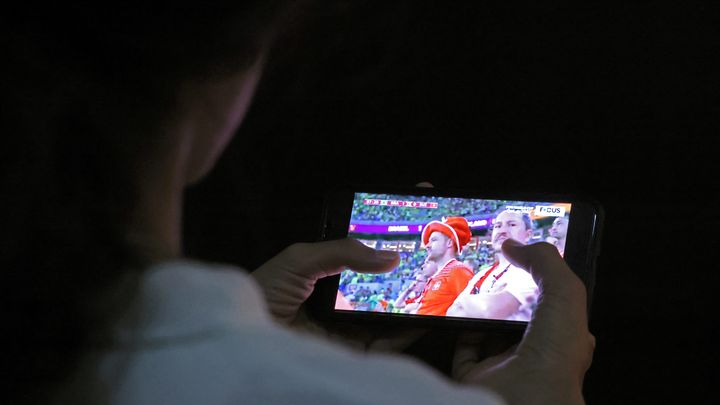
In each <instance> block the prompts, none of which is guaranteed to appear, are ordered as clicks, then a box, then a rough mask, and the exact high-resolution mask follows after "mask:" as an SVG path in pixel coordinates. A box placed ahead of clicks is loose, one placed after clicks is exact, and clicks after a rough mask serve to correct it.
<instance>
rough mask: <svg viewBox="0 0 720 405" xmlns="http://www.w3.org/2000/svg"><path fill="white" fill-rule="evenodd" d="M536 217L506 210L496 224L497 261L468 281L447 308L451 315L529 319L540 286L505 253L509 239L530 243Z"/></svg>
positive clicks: (494, 233)
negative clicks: (510, 260) (504, 248)
mask: <svg viewBox="0 0 720 405" xmlns="http://www.w3.org/2000/svg"><path fill="white" fill-rule="evenodd" d="M531 236H532V221H531V220H530V217H529V216H528V215H527V214H524V213H522V212H518V211H513V210H504V211H502V212H500V214H498V215H497V217H495V221H494V222H493V225H492V237H491V241H492V245H493V248H494V249H495V252H496V261H495V263H494V264H493V265H492V267H490V268H489V269H487V270H484V271H479V272H478V273H477V274H475V276H474V277H473V278H472V279H471V280H470V282H468V285H467V287H465V289H464V290H463V291H462V292H461V293H460V294H459V295H458V297H457V299H455V302H454V303H453V304H452V305H451V306H450V308H449V309H448V311H447V315H448V316H457V317H467V318H487V319H504V320H514V321H528V320H530V316H531V315H532V311H533V309H534V307H535V305H536V304H537V297H538V287H537V285H536V284H535V281H534V280H533V278H532V276H531V275H530V273H528V272H527V271H525V270H523V269H521V268H519V267H516V266H514V265H512V264H511V263H510V262H509V261H508V260H507V258H505V256H503V254H502V249H501V247H502V244H503V242H505V241H506V240H507V239H513V240H516V241H518V242H520V243H522V244H523V245H527V244H528V242H529V241H530V237H531Z"/></svg>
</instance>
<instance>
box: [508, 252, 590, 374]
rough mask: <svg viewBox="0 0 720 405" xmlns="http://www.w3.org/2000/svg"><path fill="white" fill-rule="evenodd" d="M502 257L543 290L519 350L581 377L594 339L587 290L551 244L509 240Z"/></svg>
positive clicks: (588, 360)
mask: <svg viewBox="0 0 720 405" xmlns="http://www.w3.org/2000/svg"><path fill="white" fill-rule="evenodd" d="M502 252H503V255H505V257H506V258H507V259H508V260H509V261H510V262H511V263H512V264H514V265H515V266H517V267H521V268H523V269H525V270H527V271H528V272H529V273H530V274H531V275H532V277H533V279H534V280H535V283H536V284H537V285H538V287H539V289H540V297H539V299H538V306H537V308H536V309H535V311H534V313H533V317H532V319H531V321H530V323H529V325H528V327H527V329H526V331H525V336H524V337H523V340H522V342H521V343H520V345H519V347H518V353H519V354H520V353H524V354H525V355H528V357H532V356H537V355H538V354H542V355H541V357H542V360H544V361H550V362H551V363H556V362H562V363H563V364H565V365H566V366H567V367H569V368H571V369H573V371H576V372H577V373H578V374H584V372H585V370H587V368H588V367H589V366H590V361H591V359H592V351H593V348H594V338H593V336H592V335H591V334H590V333H589V331H588V325H587V323H588V321H587V306H586V290H585V286H584V285H583V283H582V281H580V279H579V278H578V277H577V276H576V275H575V273H573V271H572V270H571V269H570V267H568V265H567V263H565V261H564V260H563V258H562V257H561V256H560V254H559V253H558V251H557V249H556V248H555V247H554V246H552V245H551V244H549V243H545V242H539V243H535V244H532V245H522V244H520V243H519V242H517V241H514V240H512V239H508V240H506V241H505V242H504V243H503V246H502Z"/></svg>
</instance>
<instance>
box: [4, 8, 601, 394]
mask: <svg viewBox="0 0 720 405" xmlns="http://www.w3.org/2000/svg"><path fill="white" fill-rule="evenodd" d="M280 6H281V5H280V3H279V2H275V1H272V0H262V1H243V2H228V3H227V4H225V5H224V7H221V8H215V7H211V6H209V5H204V4H203V5H200V4H195V5H192V4H190V5H183V8H178V9H172V8H168V7H158V8H154V9H153V8H152V7H150V6H146V8H144V9H143V10H138V9H136V8H122V7H121V8H115V9H113V10H112V11H111V12H106V11H105V8H100V9H96V10H94V7H95V6H93V5H92V4H84V5H83V6H82V7H76V6H74V5H72V4H66V3H64V4H63V5H62V6H61V7H62V10H65V11H67V13H63V14H62V15H60V14H59V13H58V12H57V11H58V10H57V9H51V8H38V7H35V6H34V5H31V6H30V7H29V8H28V9H27V10H25V11H24V12H23V10H22V9H21V8H20V7H14V8H12V9H11V10H6V11H7V13H5V14H4V17H5V21H4V24H3V27H4V29H5V30H6V31H7V35H4V36H3V39H4V41H5V44H6V45H7V47H6V48H5V51H6V53H5V56H6V58H5V59H4V60H5V62H4V66H3V67H4V69H5V70H4V72H5V75H4V76H3V80H4V83H3V92H2V93H0V97H2V98H3V109H2V115H3V119H2V120H0V125H2V126H3V131H2V132H3V134H4V135H3V137H2V138H0V154H2V156H1V159H0V164H2V171H0V173H1V176H2V177H0V194H1V195H3V202H2V204H3V207H2V209H1V210H0V215H2V218H1V219H0V222H2V223H3V226H2V227H1V228H0V246H2V247H3V249H2V251H1V252H0V261H1V262H0V268H1V269H2V271H3V275H4V282H3V283H1V284H0V285H1V286H0V289H2V290H1V293H0V297H2V300H3V307H4V308H5V310H6V311H5V313H4V315H5V316H4V317H3V321H4V326H3V343H4V345H5V348H6V351H5V355H4V358H3V361H2V362H1V363H0V368H1V370H2V375H3V376H4V378H5V383H6V387H7V388H6V389H5V390H3V392H2V394H0V395H2V398H0V402H2V403H12V404H24V403H74V404H83V403H115V404H125V403H128V404H130V403H131V404H140V405H142V404H157V403H172V404H190V403H193V404H196V403H202V404H208V405H212V404H220V403H223V404H230V403H243V404H266V403H316V404H326V403H339V402H342V403H368V402H372V403H375V404H380V403H397V402H398V401H402V402H412V403H414V404H426V403H448V402H458V403H471V402H472V403H478V404H499V403H503V402H504V403H508V404H516V403H543V404H561V403H582V401H583V398H582V391H581V387H582V379H583V376H584V374H585V372H586V370H587V369H588V367H589V366H590V362H591V358H592V352H593V347H594V338H593V337H592V335H591V334H590V333H589V331H588V328H587V315H586V313H585V310H584V308H585V300H586V296H585V294H586V292H585V289H584V287H583V286H582V283H581V282H580V280H579V279H578V278H577V277H576V276H575V275H574V274H573V273H572V271H571V270H570V269H569V268H568V267H567V265H566V264H565V262H564V261H563V260H562V259H561V258H560V256H559V255H558V254H557V252H556V250H555V249H554V248H553V247H551V246H550V248H551V249H552V250H548V249H547V248H546V247H548V246H549V245H544V246H543V245H541V244H537V245H533V246H529V247H525V246H520V245H518V244H516V243H510V242H512V241H511V240H507V241H506V242H505V243H504V244H503V245H502V249H503V254H504V255H505V256H506V257H507V258H508V260H510V261H511V262H512V263H513V264H514V265H516V266H518V267H521V268H525V269H527V270H528V271H530V272H531V273H532V274H533V276H534V277H535V278H536V279H537V280H538V282H541V283H542V286H543V288H542V291H541V293H542V294H545V297H546V298H545V299H544V300H543V301H542V302H541V303H540V304H539V305H538V308H537V310H536V311H535V317H534V319H533V320H532V321H531V328H528V330H527V332H526V334H525V336H524V338H523V340H522V342H521V343H520V344H519V345H518V346H517V347H514V348H512V349H510V350H508V351H507V352H505V353H503V354H501V355H498V356H497V357H492V358H488V359H481V358H479V357H478V356H479V354H478V351H477V348H478V347H477V345H476V344H469V343H467V342H465V343H466V344H463V345H461V346H460V347H459V349H458V351H457V353H456V357H455V360H454V361H455V367H454V371H453V375H452V378H453V379H454V381H451V380H450V379H449V378H446V377H443V376H440V375H438V373H436V372H434V371H433V370H430V369H429V368H427V367H425V366H423V365H421V364H419V363H418V362H416V361H413V360H411V359H407V358H404V357H401V356H396V355H395V356H394V355H389V354H372V353H364V352H358V351H354V350H351V349H350V348H348V347H346V346H344V345H341V344H340V343H337V342H330V341H327V340H324V339H321V338H319V337H317V336H312V335H308V334H305V333H301V332H299V331H298V330H297V328H300V327H301V322H302V319H303V317H302V314H303V311H302V304H303V303H304V301H305V300H306V299H307V297H308V296H309V295H310V293H311V292H312V290H313V287H314V284H315V282H316V281H317V280H318V279H319V278H321V277H325V276H328V275H332V274H337V273H339V272H340V271H342V270H343V269H344V268H345V267H346V266H348V267H350V268H352V269H354V270H356V271H362V272H367V273H378V272H386V271H389V270H390V269H392V268H394V267H395V266H396V265H397V263H398V260H399V259H398V256H397V254H396V253H387V252H380V251H376V250H373V249H370V248H368V247H366V246H364V245H363V244H362V243H360V242H357V241H354V240H351V239H343V240H337V241H329V242H322V243H312V244H308V243H303V244H294V245H291V246H289V247H288V248H287V249H285V250H284V251H282V252H281V253H280V254H278V255H277V256H275V257H273V258H272V259H270V260H269V261H267V262H266V263H265V264H264V265H262V266H261V267H260V268H258V269H256V270H255V271H254V272H252V273H251V274H248V273H246V272H245V271H243V270H242V269H239V268H237V267H234V266H230V265H221V264H213V263H204V262H200V261H197V260H192V259H190V258H187V257H185V256H184V255H183V253H182V249H181V246H182V237H181V229H182V220H181V219H182V207H183V204H182V201H183V198H182V197H183V190H184V189H185V187H186V186H187V185H189V184H193V183H195V182H197V181H199V180H200V179H201V178H203V177H204V176H205V175H206V174H207V173H208V172H209V171H210V169H211V168H212V167H213V165H214V163H215V161H216V160H217V158H218V156H219V155H220V153H221V152H222V150H223V149H224V147H225V146H226V145H227V143H228V142H229V140H230V138H231V137H232V135H233V133H234V132H235V130H236V129H237V128H238V126H239V125H240V123H241V122H242V120H243V116H244V113H245V111H246V110H247V108H248V105H249V103H250V100H251V99H252V95H253V92H254V89H255V87H256V85H257V83H258V81H259V78H260V76H261V72H262V70H263V60H264V59H265V58H264V55H266V52H267V49H268V44H269V41H270V40H271V39H272V37H273V31H275V30H274V28H273V27H276V26H277V24H279V23H277V21H282V19H280V17H278V16H282V15H283V13H281V12H279V11H278V9H279V7H280ZM97 7H100V6H97ZM178 10H180V11H178ZM240 141H241V140H240ZM247 231H248V232H249V231H251V230H247ZM557 325H560V327H558V326H557ZM348 365H352V366H351V367H348Z"/></svg>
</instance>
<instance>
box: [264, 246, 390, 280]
mask: <svg viewBox="0 0 720 405" xmlns="http://www.w3.org/2000/svg"><path fill="white" fill-rule="evenodd" d="M276 258H277V259H278V260H280V261H284V262H286V264H285V266H286V267H287V268H289V269H292V271H293V272H294V273H296V274H298V275H301V276H311V277H313V278H322V277H327V276H331V275H334V274H338V273H340V272H342V271H343V270H344V269H345V268H350V269H352V270H353V271H355V272H358V273H387V272H389V271H391V270H393V269H394V268H396V267H397V266H398V264H399V263H400V255H399V254H398V253H397V252H392V251H385V250H375V249H372V248H369V247H367V246H365V245H364V244H363V243H361V242H358V241H356V240H354V239H339V240H333V241H327V242H318V243H298V244H294V245H292V246H290V247H289V248H287V249H285V251H283V252H282V253H281V254H280V255H278V256H277V257H276Z"/></svg>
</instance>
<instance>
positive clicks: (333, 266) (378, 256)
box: [251, 239, 425, 351]
mask: <svg viewBox="0 0 720 405" xmlns="http://www.w3.org/2000/svg"><path fill="white" fill-rule="evenodd" d="M399 262H400V256H399V255H398V254H397V253H396V252H389V251H382V250H375V249H371V248H369V247H367V246H365V245H363V244H362V243H361V242H358V241H356V240H354V239H341V240H334V241H328V242H319V243H297V244H294V245H292V246H290V247H288V248H287V249H285V250H284V251H282V252H281V253H280V254H279V255H277V256H275V257H273V258H272V259H270V260H269V261H268V262H267V263H265V264H263V265H262V266H261V267H260V268H258V269H257V270H255V271H254V272H252V273H251V275H252V276H253V277H254V278H255V280H256V281H257V282H258V284H259V285H260V288H261V289H262V290H263V293H264V295H265V301H266V302H267V305H268V309H269V311H270V313H271V314H272V316H273V317H274V318H275V320H276V321H278V322H280V323H283V324H286V325H292V326H294V327H297V328H302V329H304V330H305V331H309V332H313V333H316V334H321V335H325V336H327V337H329V338H330V339H332V340H343V341H345V343H347V344H348V345H350V346H353V347H355V348H358V349H362V350H373V351H398V350H400V349H403V348H405V347H407V346H408V345H409V344H410V343H412V342H413V341H415V340H417V338H418V337H419V336H420V335H421V334H423V333H425V331H424V330H410V331H408V330H401V331H396V330H389V329H388V328H382V329H380V330H376V329H375V328H371V327H369V326H367V327H362V328H359V327H352V326H349V325H342V326H338V325H332V327H325V328H323V327H320V326H319V325H316V324H314V323H313V322H312V321H311V320H310V319H309V318H308V317H307V314H306V313H305V311H303V310H301V307H302V304H303V303H304V302H305V300H307V298H308V297H309V296H310V294H311V293H312V291H313V288H314V287H315V283H316V282H317V280H319V279H321V278H323V277H328V276H332V275H335V274H338V273H340V272H342V271H343V270H345V268H346V267H349V268H351V269H353V270H354V271H357V272H360V273H386V272H388V271H391V270H392V269H394V268H396V267H397V266H398V264H399Z"/></svg>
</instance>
